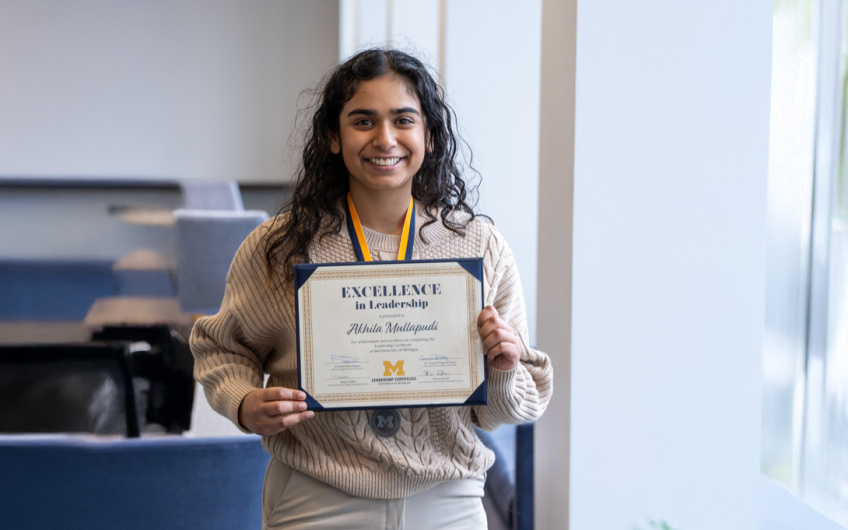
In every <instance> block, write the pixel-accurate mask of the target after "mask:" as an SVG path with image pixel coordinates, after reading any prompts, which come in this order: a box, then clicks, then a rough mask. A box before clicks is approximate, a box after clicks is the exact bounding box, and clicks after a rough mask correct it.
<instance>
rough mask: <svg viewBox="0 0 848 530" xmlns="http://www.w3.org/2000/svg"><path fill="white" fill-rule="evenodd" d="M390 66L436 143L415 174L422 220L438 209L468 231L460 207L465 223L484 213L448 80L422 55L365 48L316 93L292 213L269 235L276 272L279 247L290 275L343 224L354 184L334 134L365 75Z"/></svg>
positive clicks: (444, 218) (447, 223)
mask: <svg viewBox="0 0 848 530" xmlns="http://www.w3.org/2000/svg"><path fill="white" fill-rule="evenodd" d="M390 73H393V74H395V75H399V76H401V77H402V78H403V79H405V80H406V81H407V82H408V83H409V86H410V87H411V88H413V89H414V90H415V94H416V95H417V96H418V100H419V102H420V104H421V110H422V112H423V114H424V122H425V125H424V126H425V129H426V135H427V136H426V138H427V142H428V146H429V147H430V149H429V150H428V152H426V153H425V156H424V161H423V163H422V165H421V168H420V169H419V170H418V172H417V173H416V174H415V176H414V177H413V181H412V196H413V197H414V198H415V200H417V201H418V202H419V203H421V204H422V205H423V206H424V210H425V215H426V216H427V217H428V220H427V221H426V222H425V223H424V225H423V226H427V225H429V224H432V223H434V222H436V220H437V218H436V216H435V215H434V214H433V212H439V216H440V217H441V222H442V224H444V226H445V227H447V228H448V229H450V230H452V231H454V232H456V233H458V234H464V229H465V226H466V225H465V224H464V223H463V221H462V219H463V217H465V216H456V215H453V214H454V213H457V212H463V213H465V214H467V217H465V221H464V222H465V223H467V222H468V221H470V220H471V219H473V218H474V217H476V216H477V214H475V212H474V208H473V204H474V201H473V200H472V199H470V198H469V194H472V195H474V196H475V198H476V193H475V192H476V187H477V186H476V180H475V184H474V185H473V186H470V187H469V186H468V185H467V184H466V182H465V180H463V177H462V172H461V167H460V162H459V161H458V159H459V158H460V155H461V153H460V149H459V147H467V144H465V142H464V141H463V140H462V139H461V138H460V136H459V134H458V133H457V132H456V131H455V127H456V125H455V123H456V114H455V113H454V111H453V109H452V108H451V107H450V106H449V105H448V104H447V103H446V102H445V95H444V90H443V89H442V87H441V86H439V85H438V83H436V81H435V80H434V79H433V77H432V76H431V75H430V73H429V71H428V70H427V67H426V66H425V65H424V64H423V63H422V62H421V61H419V60H418V59H416V58H415V57H413V56H411V55H409V54H407V53H404V52H401V51H398V50H393V49H381V48H376V49H369V50H365V51H362V52H360V53H358V54H356V55H354V56H353V57H351V58H350V59H348V60H347V61H345V62H344V63H342V64H341V65H339V66H337V67H336V68H335V69H334V70H333V71H332V72H330V74H329V75H328V76H327V77H326V78H325V79H324V81H323V82H322V83H321V84H320V85H319V87H318V89H317V90H316V91H315V94H316V96H315V99H317V101H316V102H315V103H314V106H313V108H314V109H315V110H314V113H313V115H312V120H311V126H310V127H309V129H308V131H307V132H306V134H305V143H304V146H303V150H302V155H301V156H302V160H301V165H300V167H299V169H298V172H297V179H296V183H295V188H294V191H293V193H292V197H291V199H290V201H289V202H288V203H287V204H286V205H285V206H283V208H282V209H281V212H286V211H288V212H289V215H288V216H286V217H284V218H283V219H284V220H283V221H282V222H280V223H277V224H275V225H274V228H273V229H272V230H270V231H269V233H268V235H267V237H266V245H265V247H266V248H265V253H266V258H267V263H268V276H269V280H270V278H271V276H272V275H273V270H274V266H275V264H276V263H277V260H278V259H279V255H283V260H282V261H283V264H284V266H285V267H284V269H285V277H286V279H287V280H290V279H291V277H292V274H293V265H294V264H295V263H302V262H305V261H307V252H308V249H309V245H310V244H311V242H312V241H313V239H314V238H315V237H316V236H319V237H321V236H323V235H325V234H328V233H338V232H339V231H340V230H341V227H342V224H343V222H344V214H343V213H342V211H341V210H340V209H339V206H338V205H339V200H340V199H341V198H342V197H344V196H345V195H346V194H347V192H348V188H349V183H348V172H347V168H346V167H345V165H344V161H343V159H342V155H341V154H333V153H332V152H331V150H330V145H331V139H332V138H338V137H339V119H340V116H341V112H342V108H343V107H344V105H345V103H347V102H348V101H349V100H350V99H351V98H352V97H353V95H354V93H355V92H356V89H357V87H358V85H359V83H360V82H362V81H368V80H371V79H375V78H377V77H380V76H383V75H386V74H390ZM458 144H459V145H458ZM467 156H468V161H469V163H468V168H469V169H470V170H471V171H472V172H473V174H475V175H476V171H474V170H473V168H471V164H470V160H471V152H470V149H468V150H467ZM278 219H279V217H278ZM423 226H422V228H423Z"/></svg>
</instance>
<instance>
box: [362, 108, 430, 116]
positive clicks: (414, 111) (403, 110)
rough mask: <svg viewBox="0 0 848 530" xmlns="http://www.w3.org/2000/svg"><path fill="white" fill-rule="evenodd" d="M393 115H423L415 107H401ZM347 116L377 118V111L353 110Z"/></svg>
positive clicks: (393, 111) (392, 111)
mask: <svg viewBox="0 0 848 530" xmlns="http://www.w3.org/2000/svg"><path fill="white" fill-rule="evenodd" d="M391 113H392V114H394V115H397V114H417V115H419V116H420V115H421V113H420V112H418V110H417V109H415V108H413V107H401V108H399V109H392V110H391ZM347 115H348V117H350V116H376V115H377V111H376V110H374V109H353V110H351V111H350V112H348V113H347Z"/></svg>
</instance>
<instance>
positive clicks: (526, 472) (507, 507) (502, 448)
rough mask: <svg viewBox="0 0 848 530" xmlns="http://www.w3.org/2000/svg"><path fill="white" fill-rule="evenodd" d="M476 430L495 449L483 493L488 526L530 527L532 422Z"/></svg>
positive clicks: (513, 529)
mask: <svg viewBox="0 0 848 530" xmlns="http://www.w3.org/2000/svg"><path fill="white" fill-rule="evenodd" d="M476 431H477V436H478V437H480V440H481V441H482V442H483V443H484V444H486V446H487V447H488V448H489V449H491V450H492V451H494V453H495V464H494V466H492V467H491V468H490V469H489V472H488V473H487V475H486V485H485V496H484V497H483V506H484V507H485V509H486V516H487V518H488V520H489V530H532V529H533V527H534V524H535V522H534V512H533V502H534V498H533V494H534V491H533V424H532V423H526V424H523V425H503V426H501V427H499V428H498V429H496V430H495V431H492V432H487V431H483V430H480V429H476Z"/></svg>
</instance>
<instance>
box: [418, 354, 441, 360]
mask: <svg viewBox="0 0 848 530" xmlns="http://www.w3.org/2000/svg"><path fill="white" fill-rule="evenodd" d="M418 360H420V361H447V360H448V357H447V356H446V355H422V356H421V357H419V358H418Z"/></svg>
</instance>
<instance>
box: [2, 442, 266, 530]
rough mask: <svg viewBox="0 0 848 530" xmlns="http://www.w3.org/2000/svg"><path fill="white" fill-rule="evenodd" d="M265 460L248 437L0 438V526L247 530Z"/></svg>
mask: <svg viewBox="0 0 848 530" xmlns="http://www.w3.org/2000/svg"><path fill="white" fill-rule="evenodd" d="M268 458H269V457H268V454H267V453H265V451H264V450H263V449H262V446H261V445H260V442H259V437H258V436H245V435H242V436H239V437H237V438H231V437H226V438H204V439H192V438H184V437H170V436H168V437H153V438H141V439H133V440H102V439H79V438H71V437H62V436H59V437H31V438H26V437H3V436H0V469H2V470H3V472H2V473H0V528H8V529H10V530H11V529H14V530H42V529H44V528H57V527H60V528H63V529H65V530H115V529H120V530H151V529H166V528H203V529H204V530H241V529H244V530H248V529H249V530H255V529H257V528H260V526H261V520H262V512H261V510H262V506H261V504H262V482H263V477H264V473H265V468H266V466H267V464H268Z"/></svg>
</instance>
